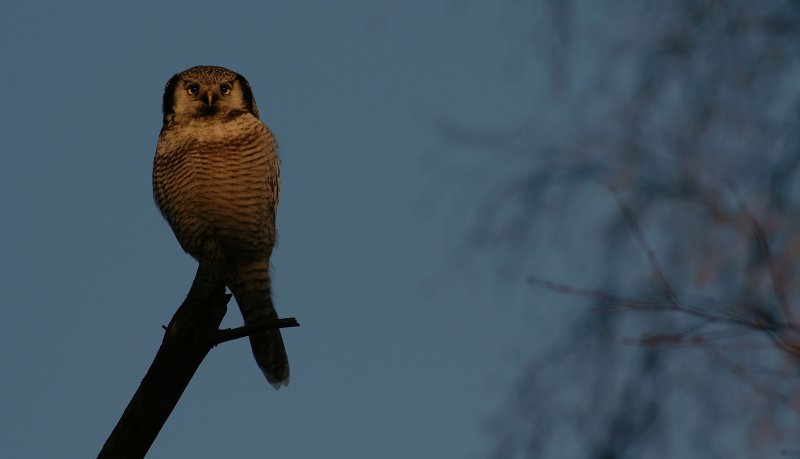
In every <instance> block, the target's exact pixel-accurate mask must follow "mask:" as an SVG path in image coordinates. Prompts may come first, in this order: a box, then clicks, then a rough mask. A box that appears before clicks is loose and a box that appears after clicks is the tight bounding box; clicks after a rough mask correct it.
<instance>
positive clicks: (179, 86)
mask: <svg viewBox="0 0 800 459" xmlns="http://www.w3.org/2000/svg"><path fill="white" fill-rule="evenodd" d="M163 110H164V123H165V124H166V123H167V122H168V120H169V119H170V118H172V117H174V116H180V115H182V116H189V117H193V118H199V117H207V116H213V115H227V114H230V113H232V112H236V111H240V112H242V111H244V112H248V113H250V114H252V115H253V116H255V117H256V118H258V108H257V107H256V102H255V100H254V99H253V91H252V90H251V89H250V83H248V82H247V80H246V79H245V78H244V77H243V76H241V75H239V74H238V73H236V72H234V71H232V70H228V69H226V68H225V67H214V66H209V65H199V66H197V67H192V68H190V69H187V70H184V71H183V72H180V73H177V74H175V76H173V77H172V78H170V80H169V81H168V82H167V86H166V88H164V104H163Z"/></svg>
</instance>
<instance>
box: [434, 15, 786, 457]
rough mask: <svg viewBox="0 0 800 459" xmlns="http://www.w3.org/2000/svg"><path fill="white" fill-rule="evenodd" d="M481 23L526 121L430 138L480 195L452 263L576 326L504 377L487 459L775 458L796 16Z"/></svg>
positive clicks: (450, 125) (453, 125) (445, 126)
mask: <svg viewBox="0 0 800 459" xmlns="http://www.w3.org/2000/svg"><path fill="white" fill-rule="evenodd" d="M500 8H501V9H502V12H501V15H503V19H502V20H503V21H504V23H505V24H515V26H513V27H512V26H508V27H505V28H504V31H505V33H507V35H508V36H509V39H510V40H512V41H513V42H514V43H516V45H515V48H514V50H515V51H514V52H512V53H511V54H510V55H509V59H508V62H509V65H508V68H507V69H506V74H507V75H508V77H509V78H519V79H520V81H529V83H530V84H528V85H523V86H522V87H524V88H525V91H526V92H527V93H528V94H530V95H531V98H530V103H531V106H532V109H531V111H530V113H531V115H530V116H529V117H527V118H525V119H520V120H519V121H518V122H517V123H515V124H514V125H513V126H508V125H506V126H501V127H486V126H472V125H465V124H464V123H461V122H458V121H452V120H447V121H442V122H441V123H440V124H439V132H441V134H442V137H443V139H444V141H446V142H447V143H449V144H453V145H457V146H459V147H460V148H461V149H462V150H464V151H465V152H466V151H467V150H472V151H473V152H476V151H477V152H480V153H479V154H474V155H467V154H466V153H465V154H464V155H462V156H461V158H458V159H456V160H454V161H460V160H463V159H464V158H465V157H468V158H469V160H468V161H465V162H464V164H462V165H461V166H462V167H467V168H468V169H469V168H470V167H471V168H473V170H480V171H481V174H483V175H482V177H483V180H484V182H483V183H484V184H483V185H482V186H481V187H474V186H473V184H470V186H471V187H472V188H473V189H476V188H477V189H479V190H480V191H479V192H478V195H477V196H478V200H479V201H478V202H479V204H478V205H477V210H476V211H475V213H474V214H473V217H474V219H473V220H472V221H471V223H470V224H469V228H470V230H469V233H468V236H467V237H466V238H465V240H464V241H463V245H462V246H460V247H459V248H457V249H456V250H457V252H459V253H460V254H462V255H464V257H467V256H475V255H474V254H475V253H476V252H479V253H483V254H484V255H486V254H492V255H494V256H496V257H497V258H496V259H497V260H499V263H500V266H499V270H500V272H501V273H503V274H502V276H503V277H504V278H509V277H513V278H515V279H518V280H521V281H523V282H525V283H526V284H527V285H530V286H531V288H544V289H546V290H549V291H555V292H561V293H564V294H567V295H568V297H575V296H577V297H582V298H585V299H587V300H588V303H589V304H590V305H591V307H590V308H587V309H586V313H585V314H582V315H579V316H578V317H577V318H576V319H575V320H574V321H571V322H570V323H569V324H567V325H565V326H564V328H563V331H562V332H561V333H560V334H559V338H558V339H556V340H555V342H553V343H551V344H550V345H548V347H546V348H545V349H543V350H541V351H538V352H533V353H532V355H531V356H530V358H529V359H528V363H527V364H526V366H525V367H524V368H522V369H521V371H520V373H519V376H518V379H517V382H516V383H515V384H514V387H513V388H512V389H511V391H510V395H509V397H508V400H507V405H506V406H504V407H503V409H501V410H500V411H499V412H498V413H497V415H496V416H495V418H494V419H492V421H491V423H490V429H491V431H492V433H493V435H494V437H493V438H495V440H496V444H495V445H496V446H495V449H494V450H493V451H492V456H493V457H498V458H513V457H590V458H598V459H600V458H602V459H610V458H646V457H653V458H656V457H665V458H666V457H706V458H707V457H776V456H780V455H781V454H784V455H787V454H794V452H796V451H797V450H798V449H800V443H798V440H797V436H796V433H797V432H798V428H800V401H798V400H800V397H798V396H799V395H800V384H798V381H800V365H798V363H799V362H800V328H798V323H797V321H796V317H798V315H800V310H798V305H797V303H798V300H800V297H799V296H798V289H799V288H800V270H798V266H799V265H798V263H797V259H798V253H800V168H798V162H800V142H799V141H798V140H800V139H799V138H798V134H797V132H800V130H798V129H797V127H798V113H799V109H800V105H799V104H798V102H800V65H798V64H800V2H792V1H781V0H765V1H762V2H752V1H746V0H677V1H673V2H656V1H652V0H651V1H640V0H621V1H620V0H617V1H610V0H600V1H593V0H538V1H529V2H505V3H503V6H501V7H500ZM514 31H517V34H516V35H515V32H514ZM531 62H536V63H540V64H543V65H539V66H536V65H531V64H530V63H531ZM539 68H545V69H547V73H543V72H541V71H538V69H539ZM487 153H488V154H487ZM485 171H490V172H485ZM472 176H477V173H476V174H472ZM565 239H570V241H569V243H565ZM559 242H560V243H559ZM476 248H477V249H480V250H478V251H476ZM553 260H559V262H560V263H569V264H570V268H569V271H570V272H572V273H574V274H573V275H570V276H569V277H567V278H566V279H564V278H561V279H559V278H557V277H554V276H556V274H555V273H556V272H557V271H558V270H556V269H554V268H553V267H552V264H553ZM536 307H537V308H539V309H542V308H554V307H563V305H561V304H546V305H545V304H537V305H536Z"/></svg>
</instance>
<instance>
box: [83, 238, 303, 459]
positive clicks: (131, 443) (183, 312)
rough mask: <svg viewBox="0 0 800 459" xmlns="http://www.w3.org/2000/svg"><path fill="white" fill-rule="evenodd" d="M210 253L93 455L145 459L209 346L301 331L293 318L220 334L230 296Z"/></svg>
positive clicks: (219, 264)
mask: <svg viewBox="0 0 800 459" xmlns="http://www.w3.org/2000/svg"><path fill="white" fill-rule="evenodd" d="M210 252H213V253H211V254H210V255H209V256H208V257H206V259H205V260H204V261H203V262H201V263H200V265H199V266H198V268H197V274H196V275H195V278H194V282H193V283H192V287H191V289H190V290H189V293H188V295H187V296H186V299H185V300H184V301H183V303H182V304H181V306H180V307H179V308H178V310H177V311H176V312H175V315H174V316H173V317H172V320H171V321H170V323H169V325H168V326H167V327H166V332H165V333H164V340H163V341H162V343H161V347H160V348H159V349H158V353H157V354H156V356H155V358H154V359H153V363H152V364H150V368H149V369H148V370H147V374H146V375H145V377H144V379H143V380H142V382H141V384H140V385H139V388H138V390H137V391H136V393H135V394H134V395H133V398H132V399H131V401H130V403H128V407H127V408H125V411H124V412H123V413H122V417H121V418H120V419H119V421H118V422H117V425H116V427H114V430H113V431H112V432H111V435H110V436H109V437H108V439H107V440H106V442H105V444H104V445H103V449H102V450H101V451H100V454H99V455H98V456H97V457H98V459H105V458H114V459H117V458H143V457H144V456H145V454H147V451H148V450H149V449H150V446H151V445H152V444H153V441H155V439H156V436H158V433H159V431H161V428H162V427H163V425H164V423H165V422H166V421H167V418H168V417H169V415H170V413H172V410H173V409H174V408H175V406H176V405H177V403H178V400H180V398H181V395H182V394H183V391H184V390H185V389H186V387H187V386H188V384H189V381H191V379H192V377H193V376H194V373H195V372H196V371H197V368H198V367H200V364H201V363H202V362H203V359H204V358H205V357H206V355H207V354H208V352H209V351H210V350H211V348H212V347H214V346H216V345H218V344H220V343H223V342H226V341H231V340H234V339H237V338H242V337H245V336H249V335H250V334H251V333H255V332H258V331H263V330H270V329H277V328H284V327H296V326H299V324H298V323H297V321H296V320H295V319H294V318H287V319H277V320H271V321H268V322H264V323H262V324H259V325H257V326H244V327H240V328H236V329H226V330H219V325H220V323H221V322H222V318H223V317H224V316H225V312H226V308H227V304H228V301H229V300H230V295H229V294H226V293H225V281H224V278H223V271H224V269H223V266H224V259H223V258H222V256H221V254H219V252H218V251H214V250H213V249H212V250H210Z"/></svg>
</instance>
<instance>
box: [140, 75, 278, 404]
mask: <svg viewBox="0 0 800 459" xmlns="http://www.w3.org/2000/svg"><path fill="white" fill-rule="evenodd" d="M163 112H164V119H163V125H162V127H161V133H160V134H159V137H158V146H157V147H156V155H155V161H154V165H153V195H154V197H155V201H156V204H157V206H158V208H159V210H160V211H161V214H162V215H163V216H164V218H165V219H166V220H167V222H168V223H169V226H170V227H171V228H172V231H173V232H174V233H175V237H176V238H177V239H178V242H179V243H180V245H181V247H182V248H183V250H185V251H186V252H187V253H189V254H190V255H191V256H193V257H194V258H195V259H197V260H198V261H200V260H201V258H202V256H203V253H202V252H203V247H204V246H205V245H206V244H213V245H215V246H216V247H219V248H220V249H221V250H222V253H223V254H224V256H225V260H226V262H225V264H226V266H225V279H226V284H227V286H228V288H230V290H231V292H233V296H234V297H235V298H236V302H237V303H238V304H239V309H240V310H241V312H242V316H244V321H245V323H246V324H255V323H258V322H259V321H261V320H262V319H272V318H277V313H276V312H275V307H274V306H273V304H272V295H271V293H272V292H271V285H270V273H269V258H270V255H271V254H272V248H273V246H274V245H275V214H276V211H277V208H278V190H279V186H280V176H279V172H278V163H279V160H278V147H277V143H276V141H275V138H274V137H273V135H272V133H271V132H270V130H269V128H267V126H265V125H264V123H262V122H261V120H260V119H259V116H258V108H257V107H256V103H255V100H253V92H252V90H251V89H250V84H249V83H248V82H247V80H246V79H245V78H244V77H243V76H242V75H239V74H238V73H236V72H233V71H231V70H228V69H226V68H223V67H211V66H198V67H192V68H190V69H188V70H184V71H183V72H180V73H178V74H176V75H175V76H173V77H172V78H171V79H170V80H169V81H168V82H167V85H166V88H165V89H164V100H163ZM250 345H251V347H252V349H253V356H254V357H255V359H256V362H257V363H258V366H259V367H260V368H261V371H262V372H263V373H264V376H265V377H266V378H267V381H269V383H270V384H272V385H273V386H274V387H275V388H276V389H278V388H280V386H281V385H287V384H288V383H289V360H288V358H287V356H286V349H285V347H284V345H283V339H282V338H281V334H280V331H278V330H270V331H265V332H262V333H258V334H255V335H251V336H250Z"/></svg>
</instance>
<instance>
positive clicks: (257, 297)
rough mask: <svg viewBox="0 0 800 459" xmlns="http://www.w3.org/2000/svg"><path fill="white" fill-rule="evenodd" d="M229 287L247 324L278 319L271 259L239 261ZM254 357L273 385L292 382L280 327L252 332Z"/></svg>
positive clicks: (233, 270)
mask: <svg viewBox="0 0 800 459" xmlns="http://www.w3.org/2000/svg"><path fill="white" fill-rule="evenodd" d="M228 287H230V289H231V292H233V296H234V298H236V302H237V303H238V304H239V310H240V311H242V316H243V317H244V323H245V324H247V325H255V324H258V323H259V322H260V321H262V320H265V319H277V318H278V313H277V312H275V307H274V306H273V305H272V288H271V283H270V278H269V262H268V261H266V260H264V261H251V262H240V263H238V264H237V265H235V266H233V267H232V268H231V269H230V274H229V280H228ZM250 347H252V349H253V357H255V358H256V363H258V367H259V368H261V371H262V372H263V373H264V376H265V377H266V378H267V381H269V383H270V384H272V387H274V388H275V389H280V387H281V386H288V385H289V358H288V357H287V356H286V348H285V347H284V345H283V338H282V337H281V332H280V331H279V330H268V331H265V332H261V333H258V334H255V335H250Z"/></svg>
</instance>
